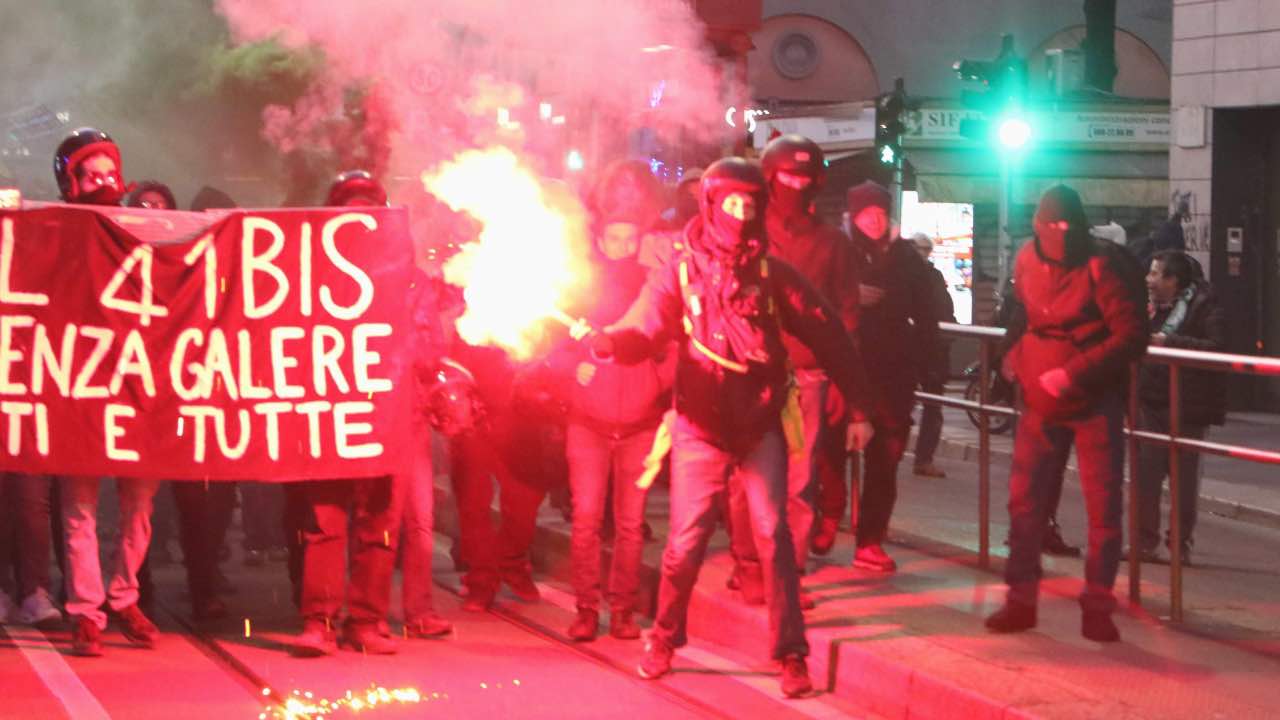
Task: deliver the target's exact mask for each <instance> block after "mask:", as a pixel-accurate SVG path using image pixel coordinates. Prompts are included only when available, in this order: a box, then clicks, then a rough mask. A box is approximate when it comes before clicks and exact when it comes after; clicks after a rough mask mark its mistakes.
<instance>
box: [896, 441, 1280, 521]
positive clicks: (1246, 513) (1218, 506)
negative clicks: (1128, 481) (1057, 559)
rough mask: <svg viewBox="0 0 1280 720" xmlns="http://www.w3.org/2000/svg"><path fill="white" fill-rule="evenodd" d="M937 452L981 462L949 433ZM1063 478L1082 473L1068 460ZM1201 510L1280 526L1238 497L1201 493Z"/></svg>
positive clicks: (995, 456)
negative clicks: (1238, 499) (1236, 498)
mask: <svg viewBox="0 0 1280 720" xmlns="http://www.w3.org/2000/svg"><path fill="white" fill-rule="evenodd" d="M907 443H908V445H907V447H908V448H914V447H915V443H916V430H915V429H912V431H911V437H910V438H909V439H908V440H907ZM937 455H938V456H939V457H942V458H946V459H948V460H960V461H963V462H969V463H973V464H975V465H976V464H977V462H978V446H977V445H975V444H971V443H968V442H964V441H960V440H953V439H951V438H948V437H947V436H946V435H943V436H942V439H941V440H940V441H939V442H938V450H937ZM991 459H992V461H998V462H1004V463H1012V462H1013V453H1011V452H1008V451H1005V450H999V449H996V448H991ZM1125 471H1126V473H1127V472H1128V465H1127V463H1126V466H1125ZM1063 477H1064V479H1066V480H1067V481H1068V482H1072V483H1075V484H1076V485H1079V484H1080V473H1079V470H1078V469H1077V468H1076V466H1075V464H1074V462H1068V463H1067V470H1066V472H1065V473H1064V474H1063ZM1202 479H1204V478H1202ZM1164 499H1165V501H1166V502H1167V501H1168V499H1169V488H1168V487H1167V486H1166V487H1165V488H1164ZM1199 509H1200V510H1203V511H1206V512H1210V513H1213V514H1214V515H1218V516H1221V517H1225V518H1228V519H1230V520H1239V521H1241V522H1247V523H1250V524H1252V525H1261V526H1263V527H1269V528H1275V529H1280V511H1277V510H1272V509H1270V508H1263V507H1258V506H1256V505H1249V504H1247V503H1242V502H1239V501H1237V500H1227V499H1224V498H1219V497H1216V496H1213V495H1205V494H1201V495H1200V500H1199Z"/></svg>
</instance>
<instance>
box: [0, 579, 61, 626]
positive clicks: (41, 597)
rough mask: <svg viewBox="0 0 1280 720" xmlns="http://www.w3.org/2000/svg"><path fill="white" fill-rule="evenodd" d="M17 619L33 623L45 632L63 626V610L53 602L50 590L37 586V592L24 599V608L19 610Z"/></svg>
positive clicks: (28, 623) (23, 622) (26, 623)
mask: <svg viewBox="0 0 1280 720" xmlns="http://www.w3.org/2000/svg"><path fill="white" fill-rule="evenodd" d="M5 599H6V600H7V599H8V598H7V597H6V598H5ZM16 619H17V621H18V622H20V623H22V624H24V625H33V626H35V627H37V628H39V629H40V630H42V631H44V632H51V631H53V630H57V629H59V628H61V627H62V612H61V611H60V610H58V608H57V606H55V605H54V604H53V600H52V599H51V598H50V597H49V593H48V591H46V590H45V589H44V588H36V591H35V592H33V593H31V594H30V595H28V596H27V599H26V600H23V601H22V608H21V609H20V610H18V613H17V615H16Z"/></svg>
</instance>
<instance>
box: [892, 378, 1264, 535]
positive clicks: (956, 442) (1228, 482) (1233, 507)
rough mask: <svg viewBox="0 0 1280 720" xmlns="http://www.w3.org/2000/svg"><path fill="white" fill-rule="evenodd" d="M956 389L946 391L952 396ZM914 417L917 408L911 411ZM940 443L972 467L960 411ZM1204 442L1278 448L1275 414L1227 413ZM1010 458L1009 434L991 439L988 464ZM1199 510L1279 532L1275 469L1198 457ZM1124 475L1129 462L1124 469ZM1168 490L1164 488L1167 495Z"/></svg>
mask: <svg viewBox="0 0 1280 720" xmlns="http://www.w3.org/2000/svg"><path fill="white" fill-rule="evenodd" d="M956 389H957V388H956V386H954V385H953V386H951V387H948V394H949V395H957V394H958V393H957V392H955V391H956ZM916 413H917V418H918V417H919V410H917V411H916ZM942 418H943V425H942V441H941V442H940V443H939V445H938V452H937V456H938V457H941V458H949V459H953V460H964V461H968V462H972V463H977V461H978V428H977V427H976V426H975V425H974V424H973V423H972V422H970V420H969V417H968V415H966V414H965V412H964V411H963V410H958V409H953V408H943V411H942ZM918 423H919V421H918V420H917V425H916V426H914V427H913V428H912V435H911V440H910V444H909V445H908V446H907V447H908V451H911V450H914V448H915V446H916V445H915V444H916V432H917V431H918V430H919V424H918ZM1208 439H1209V440H1211V441H1213V442H1221V443H1226V444H1231V445H1243V446H1246V447H1259V448H1263V449H1266V450H1280V415H1271V414H1265V413H1231V414H1229V415H1228V416H1227V423H1226V424H1225V425H1223V426H1214V427H1212V428H1210V429H1209V435H1208ZM1012 457H1013V434H1012V433H1011V432H1007V433H1004V434H1001V435H996V434H992V435H991V459H992V462H997V461H999V462H1003V463H1008V462H1010V461H1011V459H1012ZM1201 461H1202V463H1203V470H1202V474H1201V479H1200V509H1201V510H1203V511H1205V512H1211V513H1214V514H1216V515H1221V516H1223V517H1229V518H1233V519H1236V520H1243V521H1245V522H1250V523H1256V524H1260V525H1266V526H1268V527H1272V528H1280V468H1277V467H1275V466H1271V465H1265V464H1262V463H1254V462H1249V461H1246V460H1237V459H1234V458H1225V457H1219V456H1213V455H1205V456H1203V457H1202V460H1201ZM1125 468H1126V471H1127V469H1128V463H1127V462H1126V465H1125ZM1066 479H1067V481H1068V482H1070V483H1075V484H1078V483H1079V476H1078V475H1077V471H1076V461H1075V455H1074V453H1073V454H1072V457H1071V460H1070V462H1069V464H1068V465H1067V473H1066ZM1167 494H1168V491H1167V489H1166V496H1167Z"/></svg>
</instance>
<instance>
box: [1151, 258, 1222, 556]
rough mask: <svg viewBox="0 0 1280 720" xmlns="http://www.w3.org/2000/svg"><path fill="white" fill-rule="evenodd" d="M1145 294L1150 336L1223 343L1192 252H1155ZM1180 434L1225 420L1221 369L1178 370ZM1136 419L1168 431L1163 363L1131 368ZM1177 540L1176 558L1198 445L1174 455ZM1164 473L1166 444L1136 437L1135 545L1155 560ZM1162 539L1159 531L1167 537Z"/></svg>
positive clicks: (1196, 344) (1184, 533) (1194, 489)
mask: <svg viewBox="0 0 1280 720" xmlns="http://www.w3.org/2000/svg"><path fill="white" fill-rule="evenodd" d="M1147 290H1148V292H1149V293H1150V298H1151V308H1150V314H1151V344H1152V345H1159V346H1163V347H1175V348H1184V349H1187V350H1209V351H1218V352H1221V351H1222V350H1223V348H1225V347H1226V343H1227V323H1226V316H1225V315H1224V313H1223V311H1222V305H1221V304H1219V303H1218V298H1217V296H1216V295H1215V294H1214V292H1213V288H1212V287H1210V286H1209V284H1208V283H1207V282H1204V281H1203V280H1197V279H1196V268H1195V266H1194V264H1193V263H1192V261H1191V258H1190V257H1189V256H1188V255H1187V254H1186V253H1184V252H1182V251H1179V250H1165V251H1162V252H1158V253H1156V254H1155V256H1154V257H1152V259H1151V266H1150V271H1149V272H1148V273H1147ZM1180 379H1181V388H1180V392H1181V397H1182V406H1181V408H1180V411H1181V415H1180V421H1181V425H1180V427H1179V435H1180V436H1182V437H1187V438H1193V439H1196V440H1203V439H1204V437H1205V433H1206V432H1207V431H1208V429H1209V426H1210V425H1221V424H1222V423H1223V422H1225V421H1226V397H1227V393H1226V376H1225V375H1224V374H1223V373H1216V372H1210V371H1207V370H1191V369H1188V370H1183V371H1182V377H1181V378H1180ZM1138 403H1139V405H1138V413H1139V414H1138V426H1139V428H1140V429H1142V430H1147V431H1150V432H1155V433H1161V434H1167V433H1168V432H1169V366H1168V365H1165V364H1164V363H1144V364H1143V365H1142V367H1141V369H1140V371H1139V374H1138ZM1178 468H1179V474H1178V500H1179V511H1180V512H1179V518H1178V521H1179V522H1178V526H1179V535H1180V537H1179V540H1180V542H1181V543H1182V561H1183V562H1184V563H1187V562H1190V560H1191V541H1192V532H1193V531H1194V530H1195V526H1196V500H1197V499H1198V498H1199V497H1200V453H1197V452H1191V451H1189V450H1181V451H1180V452H1179V457H1178ZM1168 474H1169V449H1168V448H1166V447H1165V446H1163V445H1157V444H1154V443H1143V444H1142V445H1141V446H1140V448H1139V451H1138V539H1137V542H1138V552H1139V554H1140V555H1141V558H1142V560H1144V561H1146V562H1158V561H1159V555H1158V552H1157V549H1158V546H1159V542H1160V496H1161V488H1162V486H1163V485H1164V479H1165V477H1167V476H1168ZM1167 542H1168V540H1167V539H1166V544H1167Z"/></svg>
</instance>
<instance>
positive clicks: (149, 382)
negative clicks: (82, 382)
mask: <svg viewBox="0 0 1280 720" xmlns="http://www.w3.org/2000/svg"><path fill="white" fill-rule="evenodd" d="M130 373H132V374H134V375H137V376H138V378H140V379H141V380H142V390H143V392H145V393H146V394H147V397H155V396H156V379H155V376H154V375H152V374H151V360H150V359H149V358H148V357H147V346H146V345H144V344H143V342H142V333H140V332H138V330H136V329H135V330H130V331H129V334H128V335H126V336H125V339H124V348H123V349H122V350H121V351H120V359H119V360H117V361H116V371H115V372H114V373H112V374H111V383H110V384H109V385H108V389H109V390H110V391H111V395H112V397H114V396H116V395H119V394H120V387H121V386H122V385H123V384H124V376H125V375H127V374H130Z"/></svg>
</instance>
